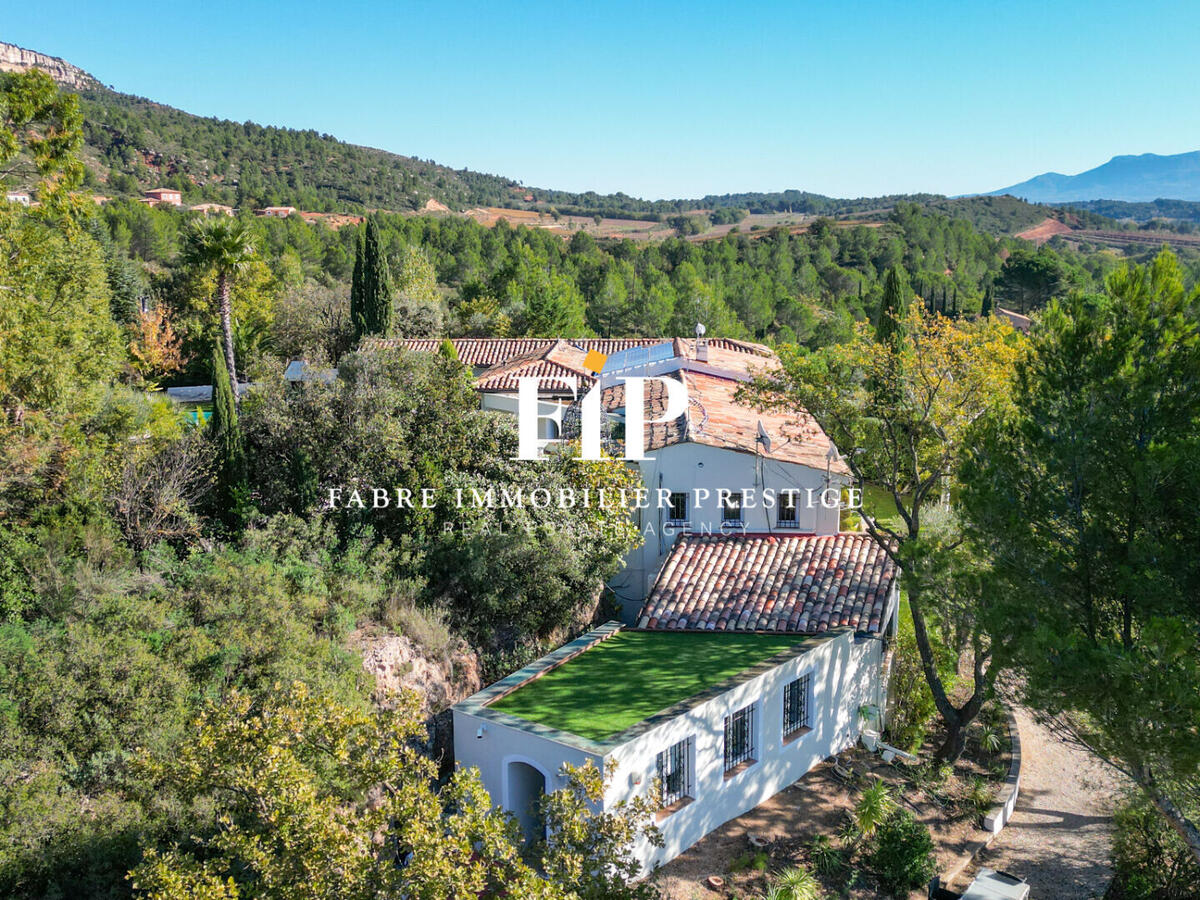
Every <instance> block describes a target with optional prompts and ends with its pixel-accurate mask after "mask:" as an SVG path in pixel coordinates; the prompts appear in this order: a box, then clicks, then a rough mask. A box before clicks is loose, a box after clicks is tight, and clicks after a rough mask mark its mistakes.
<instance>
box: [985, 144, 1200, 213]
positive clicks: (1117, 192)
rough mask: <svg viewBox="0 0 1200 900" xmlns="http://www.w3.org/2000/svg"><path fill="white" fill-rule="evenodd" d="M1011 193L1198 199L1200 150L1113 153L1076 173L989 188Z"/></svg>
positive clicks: (1051, 197)
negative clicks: (1119, 154) (1161, 152)
mask: <svg viewBox="0 0 1200 900" xmlns="http://www.w3.org/2000/svg"><path fill="white" fill-rule="evenodd" d="M1000 194H1011V195H1012V196H1014V197H1020V198H1021V199H1022V200H1028V201H1029V202H1031V203H1070V202H1073V201H1082V200H1126V201H1131V202H1143V203H1144V202H1149V201H1151V200H1159V199H1167V200H1200V150H1194V151H1192V152H1191V153H1177V154H1175V155H1174V156H1159V155H1158V154H1157V153H1143V154H1141V155H1139V156H1114V157H1113V158H1112V159H1110V160H1109V161H1108V162H1106V163H1105V164H1104V165H1102V166H1097V167H1096V168H1094V169H1088V170H1087V171H1086V172H1080V173H1079V174H1078V175H1060V174H1059V173H1058V172H1047V173H1046V174H1045V175H1038V176H1037V177H1036V178H1030V179H1029V180H1028V181H1022V182H1021V183H1020V184H1014V185H1012V186H1011V187H1006V188H1001V189H1000V190H998V191H991V192H990V194H989V195H988V196H998V195H1000Z"/></svg>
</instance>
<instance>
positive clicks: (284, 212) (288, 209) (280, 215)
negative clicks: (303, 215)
mask: <svg viewBox="0 0 1200 900" xmlns="http://www.w3.org/2000/svg"><path fill="white" fill-rule="evenodd" d="M295 212H296V207H294V206H268V207H266V208H265V209H260V210H258V211H257V212H256V213H255V215H258V216H271V217H273V218H276V219H286V218H287V217H288V216H290V215H292V214H293V213H295Z"/></svg>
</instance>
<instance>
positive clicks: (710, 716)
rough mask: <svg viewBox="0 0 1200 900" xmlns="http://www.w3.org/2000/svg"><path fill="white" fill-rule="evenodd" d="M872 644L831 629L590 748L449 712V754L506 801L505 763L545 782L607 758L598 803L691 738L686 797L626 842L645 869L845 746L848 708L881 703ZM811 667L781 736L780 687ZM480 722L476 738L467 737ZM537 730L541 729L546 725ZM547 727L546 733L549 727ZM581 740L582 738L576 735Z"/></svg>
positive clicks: (851, 715)
mask: <svg viewBox="0 0 1200 900" xmlns="http://www.w3.org/2000/svg"><path fill="white" fill-rule="evenodd" d="M882 659H883V655H882V644H881V642H880V641H879V640H877V639H874V638H866V637H860V636H857V635H856V634H855V633H854V632H853V631H852V630H849V629H847V630H843V631H839V632H838V633H837V634H835V635H830V636H828V637H827V638H824V639H817V640H814V642H813V646H812V647H811V648H810V649H808V650H807V651H806V652H804V653H802V654H800V655H799V656H796V657H794V658H792V659H790V660H787V661H786V662H784V663H783V664H781V665H779V666H776V667H774V668H772V669H769V670H767V671H766V672H764V673H762V674H759V675H757V676H754V677H753V678H751V679H749V680H746V681H744V682H742V683H741V684H738V685H736V686H735V687H733V688H731V689H730V690H728V691H726V692H724V693H721V694H719V695H717V696H714V697H712V698H710V699H707V700H704V701H703V702H701V703H699V704H698V705H695V706H693V707H692V708H690V709H688V710H686V711H685V712H682V713H681V714H679V715H677V716H674V717H671V718H669V719H667V720H665V721H663V722H661V723H658V724H654V725H651V726H649V727H648V728H646V727H635V728H634V729H631V731H632V732H633V735H634V736H631V737H630V738H628V739H626V740H621V739H618V742H617V743H615V744H613V743H609V744H607V745H596V744H593V745H592V746H593V748H594V750H593V751H592V752H589V751H588V750H585V749H581V747H577V746H572V745H571V743H570V741H571V740H578V739H572V738H570V737H569V736H568V737H566V740H565V741H561V740H555V739H554V738H553V737H552V736H550V735H543V734H538V733H536V732H537V731H538V730H541V729H540V728H539V726H535V725H532V723H527V724H522V725H520V726H513V725H509V724H505V723H503V722H499V721H496V720H495V719H492V718H488V714H487V713H486V712H485V713H484V714H483V715H472V714H468V713H464V712H463V711H461V710H459V709H457V708H456V709H455V710H454V753H455V759H456V760H457V762H458V765H459V766H460V767H475V768H477V769H478V770H479V772H480V775H481V777H482V780H483V786H484V787H485V788H486V789H487V791H488V793H489V794H490V795H491V798H492V802H493V803H495V804H496V805H497V806H500V807H502V808H509V809H510V811H513V812H516V810H513V809H511V807H509V806H508V801H507V799H506V796H507V783H508V778H507V769H508V764H509V763H510V762H512V761H520V762H525V763H527V764H529V765H532V766H534V767H535V768H537V769H539V770H540V771H542V772H543V773H544V774H545V775H546V783H547V786H548V789H549V790H555V789H557V788H560V787H562V784H563V782H562V780H561V779H560V778H558V775H557V773H558V771H559V770H560V768H561V766H562V764H563V763H564V762H569V763H571V764H573V765H582V764H584V763H585V762H587V761H588V760H591V761H592V762H593V763H594V764H595V765H597V766H607V765H608V763H609V762H611V761H615V762H616V764H617V771H616V775H615V778H614V780H613V782H612V783H611V784H610V786H609V789H608V792H607V794H606V796H605V805H606V806H610V805H612V804H615V803H618V802H620V801H621V800H622V799H626V798H628V797H630V796H633V795H635V794H639V793H644V792H648V791H650V790H651V787H652V785H653V782H654V779H655V777H656V774H657V769H656V762H657V754H658V753H659V752H660V751H663V750H666V749H668V748H669V747H671V746H672V745H673V744H675V743H678V742H679V741H682V740H685V739H687V738H691V739H692V742H693V748H694V753H693V756H692V766H693V769H692V791H691V793H692V797H693V799H692V802H691V803H689V804H687V805H685V806H683V807H682V808H680V809H677V810H676V811H675V812H673V813H671V814H670V815H669V816H666V817H665V818H663V819H662V820H661V821H659V823H658V827H659V829H660V830H661V832H662V834H663V838H664V840H665V846H663V847H661V848H655V847H653V846H651V845H650V844H649V843H648V842H644V843H643V844H642V845H640V846H639V847H637V848H636V852H637V855H638V857H639V858H640V860H641V862H642V865H643V867H644V869H645V870H646V871H649V870H650V869H651V868H653V866H654V865H656V864H662V863H665V862H668V861H669V860H671V859H673V858H674V857H675V856H677V855H679V854H680V853H682V852H683V851H684V850H686V849H687V848H688V847H690V846H691V845H692V844H694V843H695V842H696V841H698V840H700V838H702V837H704V835H706V834H708V833H709V832H710V831H712V830H713V829H715V828H717V827H718V826H720V825H721V824H723V823H724V822H727V821H728V820H729V819H731V818H734V817H736V816H739V815H741V814H742V813H744V812H747V811H749V810H751V809H753V808H754V807H755V806H757V805H758V804H760V803H762V802H763V801H764V800H767V799H768V798H770V797H771V796H773V795H774V794H776V793H778V792H779V791H781V790H783V788H785V787H787V786H788V785H789V784H791V783H792V782H794V781H796V780H797V779H798V778H800V777H802V776H803V775H804V774H805V773H806V772H808V771H809V770H810V769H811V768H812V767H813V766H815V765H816V764H817V763H819V762H820V761H821V760H823V759H825V758H827V757H829V756H831V755H833V754H835V753H837V752H839V751H841V750H842V749H844V748H845V747H847V746H849V745H851V744H853V743H854V742H855V741H856V740H857V739H858V735H859V733H860V731H861V728H862V725H861V723H860V721H859V715H858V710H859V708H860V707H861V706H863V705H865V704H876V705H879V704H882V702H883V699H884V685H883V684H882V681H881V672H882ZM805 674H811V676H812V683H811V694H810V700H809V703H810V706H809V721H810V727H811V730H810V731H809V732H808V733H806V734H804V735H802V736H800V737H798V738H795V739H793V740H791V741H788V742H787V743H785V742H784V740H783V690H784V686H785V685H786V684H787V683H788V682H790V681H792V680H794V679H796V678H799V677H802V676H803V675H805ZM598 689H605V690H625V691H635V690H637V683H636V673H631V676H630V681H629V683H628V684H625V685H620V686H612V685H606V686H603V687H602V688H601V687H600V686H598ZM751 703H753V704H756V711H755V712H756V715H755V717H754V718H755V726H754V727H755V741H754V746H755V758H756V762H755V763H754V764H753V765H751V766H749V767H748V768H746V769H745V770H743V771H741V772H739V773H738V774H736V775H733V776H731V777H730V778H728V779H727V778H726V777H725V771H724V723H725V716H727V715H729V714H730V713H733V712H736V711H737V710H739V709H742V708H743V707H745V706H747V705H750V704H751ZM480 726H482V727H483V729H484V731H483V737H482V738H478V737H476V735H477V733H478V729H479V728H480ZM546 731H550V730H549V729H546ZM550 734H551V735H553V734H555V732H552V731H551V732H550ZM580 743H582V744H588V743H590V742H586V741H581V742H580Z"/></svg>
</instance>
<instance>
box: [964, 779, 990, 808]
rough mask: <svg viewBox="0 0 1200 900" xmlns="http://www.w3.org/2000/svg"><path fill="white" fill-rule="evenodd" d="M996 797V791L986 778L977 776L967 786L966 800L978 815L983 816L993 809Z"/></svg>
mask: <svg viewBox="0 0 1200 900" xmlns="http://www.w3.org/2000/svg"><path fill="white" fill-rule="evenodd" d="M995 796H996V789H995V787H994V786H993V785H992V784H991V783H990V782H988V780H987V779H986V778H980V777H979V776H978V775H976V776H975V777H974V778H972V779H971V780H970V782H969V783H968V785H967V796H966V800H967V803H968V805H970V806H971V807H972V809H973V810H974V812H975V814H976V815H979V816H982V815H983V814H984V813H986V812H987V811H988V810H989V809H991V806H992V800H993V799H994V798H995Z"/></svg>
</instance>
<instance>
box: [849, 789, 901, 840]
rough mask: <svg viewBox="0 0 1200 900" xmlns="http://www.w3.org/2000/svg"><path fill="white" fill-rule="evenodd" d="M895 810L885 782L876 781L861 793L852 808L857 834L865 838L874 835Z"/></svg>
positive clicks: (894, 804) (889, 790)
mask: <svg viewBox="0 0 1200 900" xmlns="http://www.w3.org/2000/svg"><path fill="white" fill-rule="evenodd" d="M895 809H896V803H895V801H894V800H892V793H891V788H889V787H888V786H887V783H886V782H883V781H877V782H875V783H874V784H873V785H871V786H870V787H869V788H866V789H865V790H864V791H863V792H862V796H861V797H859V799H858V804H857V805H856V806H855V807H854V824H855V826H856V827H857V828H858V830H859V833H861V834H863V835H864V836H866V837H870V836H871V835H872V834H874V833H875V832H876V831H877V830H878V829H879V827H880V826H881V825H883V824H884V823H885V822H886V821H887V820H888V818H889V817H890V816H891V815H892V813H893V812H894V811H895Z"/></svg>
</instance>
